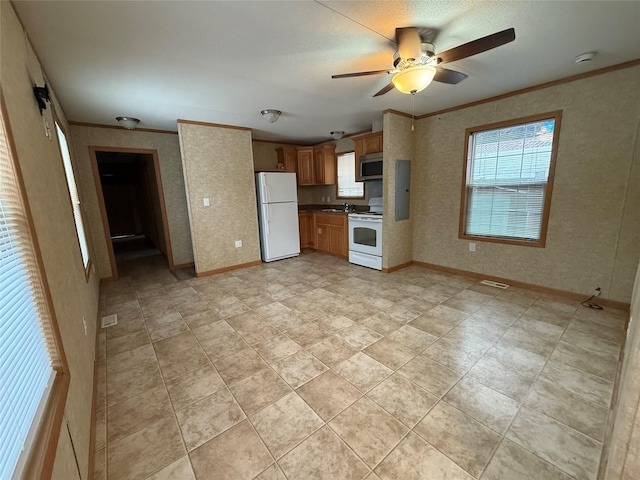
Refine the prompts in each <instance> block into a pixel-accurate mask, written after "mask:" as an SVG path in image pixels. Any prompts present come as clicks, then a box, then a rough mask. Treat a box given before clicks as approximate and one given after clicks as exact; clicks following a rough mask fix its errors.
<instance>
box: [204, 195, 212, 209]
mask: <svg viewBox="0 0 640 480" xmlns="http://www.w3.org/2000/svg"><path fill="white" fill-rule="evenodd" d="M202 205H203V206H205V207H208V206H210V205H211V202H210V201H209V199H208V198H207V197H205V198H203V199H202Z"/></svg>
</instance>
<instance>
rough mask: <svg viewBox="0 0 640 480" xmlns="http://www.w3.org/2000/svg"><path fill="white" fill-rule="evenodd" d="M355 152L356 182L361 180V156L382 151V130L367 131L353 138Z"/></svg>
mask: <svg viewBox="0 0 640 480" xmlns="http://www.w3.org/2000/svg"><path fill="white" fill-rule="evenodd" d="M353 145H354V149H353V150H354V152H355V155H356V162H355V163H356V182H361V181H362V177H360V156H361V155H367V154H369V153H380V152H382V132H375V133H367V134H366V135H361V136H359V137H354V138H353Z"/></svg>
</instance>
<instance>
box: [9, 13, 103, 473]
mask: <svg viewBox="0 0 640 480" xmlns="http://www.w3.org/2000/svg"><path fill="white" fill-rule="evenodd" d="M0 21H1V26H0V45H1V48H2V50H1V54H0V84H1V85H2V93H3V97H4V101H5V104H6V111H7V120H8V122H9V124H10V127H11V131H12V134H13V135H12V136H13V141H14V144H15V149H16V153H17V160H18V163H19V165H20V169H21V171H22V179H23V181H24V185H25V190H26V194H27V198H28V202H29V207H30V210H31V214H32V220H33V226H34V228H35V232H36V236H37V242H38V246H39V247H40V252H41V254H42V260H43V264H44V270H45V273H46V276H47V281H48V284H49V290H50V292H51V300H52V303H53V309H54V311H55V315H56V318H57V324H58V327H59V330H60V336H61V339H62V344H63V347H64V351H65V354H66V358H67V364H68V367H69V372H70V377H71V383H70V385H69V393H68V396H67V403H66V405H65V411H64V415H65V421H66V423H67V424H68V426H69V431H70V432H71V437H72V439H73V444H74V445H75V453H76V456H75V457H74V455H73V450H72V449H71V448H65V447H66V446H69V444H70V441H69V433H68V431H67V428H66V427H63V428H62V430H61V436H63V435H62V433H63V432H64V436H65V437H66V443H65V442H64V441H63V442H62V443H60V444H59V446H58V449H57V451H56V452H55V455H56V457H55V464H54V466H55V472H56V473H57V474H58V475H60V476H59V477H58V478H77V476H78V468H79V469H80V473H81V475H82V478H88V477H89V471H88V469H89V467H88V465H89V448H90V443H89V439H90V431H91V409H92V398H93V366H94V359H95V338H96V326H97V325H96V318H97V311H98V288H99V284H98V276H97V275H96V273H95V272H91V273H90V276H89V280H88V281H87V279H86V278H85V272H84V266H83V264H82V257H81V255H80V247H79V245H78V237H77V234H76V230H75V225H74V221H73V213H72V210H71V202H70V199H69V190H68V188H67V182H66V178H65V172H64V168H63V164H62V158H61V156H60V150H59V147H58V142H57V141H56V138H55V130H54V131H53V136H52V137H51V139H49V138H47V137H46V136H45V134H44V129H43V117H41V116H40V112H39V110H38V107H37V106H36V103H35V101H34V98H33V90H32V86H33V85H32V81H35V82H37V84H38V85H43V84H44V78H43V77H42V75H41V74H40V72H41V71H42V67H41V65H40V64H39V63H38V61H37V58H36V56H35V53H34V52H33V50H32V49H31V47H30V45H29V44H28V41H26V40H25V33H24V31H23V29H22V25H21V24H20V21H19V20H18V17H17V16H16V14H15V12H14V11H13V7H12V5H11V3H10V2H0ZM30 74H31V75H33V77H31V75H30ZM49 88H50V89H51V86H50V87H49ZM51 95H52V96H53V97H54V98H53V100H54V103H55V104H56V108H57V113H58V117H59V118H60V120H61V124H62V125H63V126H65V125H66V121H65V115H64V112H63V111H62V109H61V108H59V104H58V102H57V101H55V91H54V90H51ZM43 114H44V118H45V119H46V120H47V122H48V123H49V125H50V126H51V127H53V125H54V124H53V117H52V114H51V105H48V107H47V109H46V110H45V111H44V112H43ZM67 136H68V131H67ZM74 160H77V159H74ZM76 164H77V162H76ZM92 258H93V255H92ZM83 317H84V318H85V319H86V322H87V333H86V334H85V330H84V328H83V325H82V319H83ZM4 348H5V347H4V344H3V345H2V349H3V352H4ZM76 457H77V460H76ZM76 461H77V466H76Z"/></svg>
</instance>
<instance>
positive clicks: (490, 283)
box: [480, 280, 509, 290]
mask: <svg viewBox="0 0 640 480" xmlns="http://www.w3.org/2000/svg"><path fill="white" fill-rule="evenodd" d="M480 283H482V284H483V285H489V286H490V287H496V288H502V289H503V290H504V289H505V288H509V285H507V284H506V283H498V282H493V281H491V280H482V281H481V282H480Z"/></svg>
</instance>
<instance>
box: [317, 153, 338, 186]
mask: <svg viewBox="0 0 640 480" xmlns="http://www.w3.org/2000/svg"><path fill="white" fill-rule="evenodd" d="M313 168H314V174H315V183H316V185H335V183H336V147H335V145H318V146H316V147H314V148H313Z"/></svg>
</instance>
